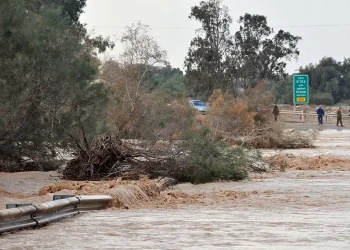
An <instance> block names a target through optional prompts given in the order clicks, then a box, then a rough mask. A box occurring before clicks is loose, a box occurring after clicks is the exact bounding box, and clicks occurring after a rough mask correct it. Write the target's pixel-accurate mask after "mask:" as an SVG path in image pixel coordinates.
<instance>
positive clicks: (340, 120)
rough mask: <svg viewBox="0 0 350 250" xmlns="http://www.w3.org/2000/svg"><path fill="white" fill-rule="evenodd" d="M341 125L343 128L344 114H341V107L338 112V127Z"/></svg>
mask: <svg viewBox="0 0 350 250" xmlns="http://www.w3.org/2000/svg"><path fill="white" fill-rule="evenodd" d="M339 123H340V126H342V127H344V126H343V121H342V113H341V107H339V109H338V111H337V126H338V124H339Z"/></svg>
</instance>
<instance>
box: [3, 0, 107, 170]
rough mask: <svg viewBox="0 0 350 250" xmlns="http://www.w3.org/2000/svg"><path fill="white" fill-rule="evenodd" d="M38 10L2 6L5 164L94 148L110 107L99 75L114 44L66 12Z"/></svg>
mask: <svg viewBox="0 0 350 250" xmlns="http://www.w3.org/2000/svg"><path fill="white" fill-rule="evenodd" d="M43 2H44V1H43ZM82 2H84V1H82ZM64 3H68V1H65V2H64ZM37 4H38V1H36V0H31V1H28V0H5V1H2V2H0V85H1V89H2V91H1V93H0V117H1V118H0V120H1V121H0V125H1V127H0V165H1V161H2V162H6V161H10V162H11V161H12V162H17V163H18V164H21V162H22V161H23V159H24V158H23V157H24V156H26V157H29V158H31V159H33V160H37V159H39V158H41V157H43V156H45V155H47V149H50V150H51V151H54V150H53V148H54V147H55V146H57V145H58V144H60V145H64V144H67V143H70V142H75V144H76V145H78V146H79V147H81V145H83V143H85V145H86V146H88V143H87V142H88V139H89V137H92V136H93V134H94V133H95V132H97V129H98V128H99V126H97V124H96V121H97V120H98V119H97V118H98V117H99V116H100V115H101V116H102V115H103V112H102V111H103V105H104V104H105V103H106V101H107V95H106V90H105V88H103V85H102V84H99V83H98V82H96V80H95V75H96V73H97V66H98V60H97V59H96V53H97V51H98V50H100V51H103V50H105V49H106V48H107V47H108V46H111V44H110V43H109V41H108V40H107V41H106V40H100V39H97V40H95V39H91V38H90V37H89V36H88V35H87V33H86V30H84V29H83V28H82V25H78V24H77V25H72V20H73V18H72V17H71V16H70V15H65V14H64V12H62V10H63V9H64V8H62V6H60V5H57V4H55V3H52V4H47V5H42V6H41V8H38V7H37V8H35V6H37ZM67 8H68V7H67ZM67 10H68V9H67ZM73 12H75V13H76V15H80V13H81V11H76V10H75V11H73ZM73 12H72V13H73ZM100 128H101V126H100ZM82 142H83V143H82Z"/></svg>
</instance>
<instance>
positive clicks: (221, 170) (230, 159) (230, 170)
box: [172, 133, 255, 184]
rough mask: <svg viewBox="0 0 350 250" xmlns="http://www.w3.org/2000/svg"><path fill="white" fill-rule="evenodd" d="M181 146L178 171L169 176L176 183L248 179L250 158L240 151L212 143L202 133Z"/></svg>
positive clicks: (242, 150)
mask: <svg viewBox="0 0 350 250" xmlns="http://www.w3.org/2000/svg"><path fill="white" fill-rule="evenodd" d="M184 146H185V149H186V152H187V154H186V156H185V157H184V159H183V163H182V164H181V165H182V167H181V168H178V169H177V170H176V171H174V172H173V173H172V177H173V178H176V179H177V180H178V181H179V182H191V183H194V184H198V183H205V182H212V181H217V180H243V179H245V178H247V177H248V167H249V166H250V163H251V161H252V157H251V156H249V154H247V152H246V151H245V150H244V149H242V148H239V147H238V148H231V147H229V146H227V145H225V144H222V143H219V142H215V141H213V140H211V139H210V138H209V137H208V136H207V134H206V133H203V134H201V135H199V136H192V137H191V138H189V139H188V140H187V141H186V142H185V145H184ZM254 160H255V159H254Z"/></svg>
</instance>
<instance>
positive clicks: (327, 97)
mask: <svg viewBox="0 0 350 250" xmlns="http://www.w3.org/2000/svg"><path fill="white" fill-rule="evenodd" d="M310 103H313V104H322V105H329V106H331V105H333V104H334V99H333V96H332V95H331V94H330V93H318V94H314V95H311V98H310Z"/></svg>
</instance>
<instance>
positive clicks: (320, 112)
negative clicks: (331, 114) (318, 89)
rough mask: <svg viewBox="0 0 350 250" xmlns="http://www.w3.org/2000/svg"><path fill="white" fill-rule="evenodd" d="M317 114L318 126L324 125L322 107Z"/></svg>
mask: <svg viewBox="0 0 350 250" xmlns="http://www.w3.org/2000/svg"><path fill="white" fill-rule="evenodd" d="M316 113H317V118H318V125H323V116H324V110H323V108H322V106H321V105H320V106H319V107H318V109H317V111H316Z"/></svg>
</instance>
